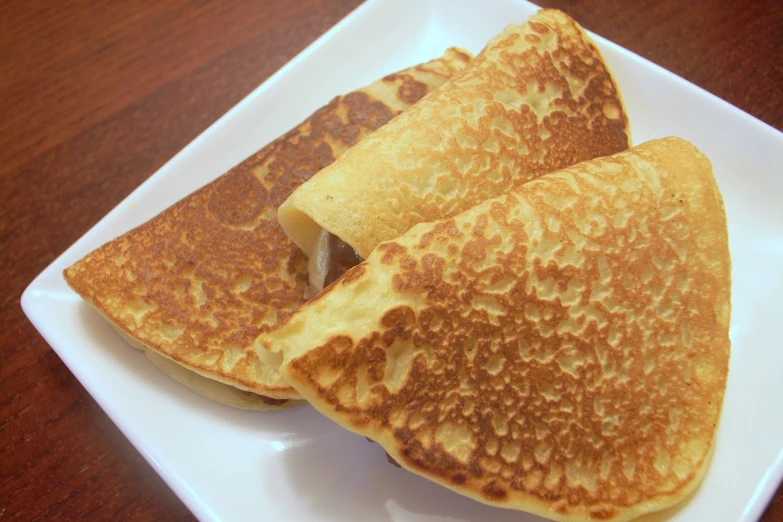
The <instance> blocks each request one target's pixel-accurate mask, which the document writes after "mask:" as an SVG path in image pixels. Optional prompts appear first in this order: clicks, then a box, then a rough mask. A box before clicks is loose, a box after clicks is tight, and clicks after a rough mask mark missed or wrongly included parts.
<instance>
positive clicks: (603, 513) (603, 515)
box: [590, 507, 617, 520]
mask: <svg viewBox="0 0 783 522" xmlns="http://www.w3.org/2000/svg"><path fill="white" fill-rule="evenodd" d="M615 515H617V509H615V508H613V507H600V508H593V509H591V510H590V517H592V518H594V519H596V520H609V519H610V518H613V517H614V516H615Z"/></svg>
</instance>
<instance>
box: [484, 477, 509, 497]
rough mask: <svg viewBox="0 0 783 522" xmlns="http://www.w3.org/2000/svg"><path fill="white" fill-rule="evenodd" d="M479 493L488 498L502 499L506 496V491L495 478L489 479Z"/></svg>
mask: <svg viewBox="0 0 783 522" xmlns="http://www.w3.org/2000/svg"><path fill="white" fill-rule="evenodd" d="M481 493H483V495H484V496H485V497H486V498H488V499H490V500H503V499H505V498H506V497H508V491H506V488H504V487H503V486H501V485H500V484H499V483H498V482H497V481H496V480H490V481H489V482H487V483H486V484H484V486H483V487H482V488H481Z"/></svg>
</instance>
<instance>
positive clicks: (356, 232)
mask: <svg viewBox="0 0 783 522" xmlns="http://www.w3.org/2000/svg"><path fill="white" fill-rule="evenodd" d="M629 137H630V131H629V128H628V118H627V116H626V112H625V109H624V108H623V103H622V100H621V99H620V93H619V92H618V89H617V86H616V85H615V83H614V81H613V79H612V76H611V74H610V72H609V69H608V68H607V66H606V65H605V64H604V62H603V59H602V58H601V55H600V53H599V52H598V50H597V49H596V47H595V45H594V44H593V42H592V41H591V40H590V38H589V37H588V36H587V34H586V33H585V32H584V30H583V29H582V28H581V27H580V26H579V25H578V24H577V23H576V22H575V21H574V20H572V19H571V18H570V17H568V15H566V14H565V13H562V12H560V11H556V10H551V9H544V10H542V11H539V12H538V13H537V14H536V15H534V16H533V17H531V18H530V20H529V21H528V22H527V23H525V24H524V25H512V26H509V27H508V28H506V30H505V31H503V32H502V33H501V34H500V35H498V36H497V37H495V38H494V39H492V40H491V41H490V42H489V43H488V44H487V46H486V47H485V49H484V50H483V51H482V52H481V54H479V55H478V56H477V57H476V59H475V60H473V62H471V64H470V65H469V66H468V68H467V69H466V70H465V72H464V73H463V74H460V75H458V76H455V77H454V78H453V79H451V80H450V81H449V82H448V83H447V84H446V85H444V86H443V87H442V88H441V89H438V91H437V92H435V93H433V94H432V95H431V96H428V97H427V98H426V99H425V100H422V102H421V103H419V104H417V105H416V106H415V107H414V108H413V109H412V110H410V111H407V112H406V113H405V114H403V115H402V116H401V117H399V118H397V119H395V121H393V122H391V123H390V124H389V125H386V126H385V127H384V128H383V129H381V130H380V131H379V132H377V133H375V134H373V136H371V137H370V138H369V139H367V140H365V141H364V142H362V143H361V144H359V145H357V146H356V147H354V148H352V149H351V150H350V151H349V152H348V153H347V154H345V156H343V157H342V158H340V160H338V161H336V162H335V163H333V164H332V165H331V166H329V167H327V168H325V169H324V170H322V171H321V172H319V173H318V174H317V175H316V176H314V177H313V178H312V179H310V180H309V181H308V182H307V183H305V184H303V185H302V186H301V187H299V188H298V189H297V190H296V191H294V193H293V194H292V195H291V197H289V198H288V199H287V200H286V201H285V202H284V203H283V204H282V205H281V206H280V210H279V217H280V224H281V225H282V226H283V229H284V230H285V232H286V234H288V236H289V237H291V238H292V239H293V240H294V242H295V243H296V244H297V245H299V246H300V247H301V248H302V250H304V252H305V254H306V255H307V256H308V258H309V259H310V262H311V267H310V277H311V283H312V286H313V291H312V293H316V292H317V291H319V290H320V289H321V288H323V286H325V284H329V282H331V280H333V279H335V278H336V277H337V276H339V274H340V273H341V272H343V271H344V270H345V269H347V268H348V267H350V266H352V265H353V264H356V261H357V260H358V259H359V258H362V259H363V258H365V257H366V256H367V255H368V254H369V253H370V252H371V251H372V250H373V249H374V248H375V246H376V245H378V243H380V242H381V241H384V240H387V239H392V238H394V237H397V236H399V235H400V234H402V233H403V232H405V231H407V230H408V229H409V228H410V227H411V226H413V225H415V224H416V223H420V222H425V221H433V220H435V219H439V218H442V217H445V216H448V215H450V214H452V213H454V212H458V211H461V210H464V209H466V208H469V207H471V206H473V205H475V204H476V203H478V202H480V201H483V200H484V199H487V198H488V197H492V196H497V195H500V194H502V193H503V192H505V191H506V190H508V189H509V188H510V187H512V186H517V185H520V184H522V183H525V182H527V181H530V180H531V179H534V178H536V177H538V176H539V175H541V174H544V173H546V172H551V171H553V170H557V169H560V168H564V167H567V166H570V165H573V164H575V163H578V162H580V161H584V160H588V159H593V158H596V157H599V156H606V155H609V154H614V153H615V152H619V151H622V150H625V149H627V148H628V146H629V144H630V143H629ZM330 234H331V235H330ZM333 236H334V237H333ZM343 243H345V244H347V245H348V246H349V248H346V247H345V245H344V244H343ZM346 250H347V252H345V251H346ZM354 250H355V253H353V251H354ZM330 257H333V258H335V259H336V262H335V263H333V262H332V260H331V259H330ZM333 264H334V265H335V266H334V267H333V266H332V265H333ZM330 272H331V274H330Z"/></svg>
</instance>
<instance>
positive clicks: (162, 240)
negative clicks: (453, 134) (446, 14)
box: [64, 49, 471, 410]
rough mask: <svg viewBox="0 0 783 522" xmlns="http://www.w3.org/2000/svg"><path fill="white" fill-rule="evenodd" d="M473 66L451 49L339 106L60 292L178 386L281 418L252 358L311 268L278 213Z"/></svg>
mask: <svg viewBox="0 0 783 522" xmlns="http://www.w3.org/2000/svg"><path fill="white" fill-rule="evenodd" d="M470 59H471V56H470V55H469V54H468V53H466V52H464V51H461V50H458V49H449V50H448V51H446V53H445V54H444V55H443V56H442V57H441V58H438V59H436V60H432V61H430V62H427V63H425V64H421V65H419V66H416V67H412V68H410V69H406V70H403V71H401V72H399V73H396V74H391V75H389V76H387V77H385V78H383V79H381V80H378V81H377V82H375V83H373V84H371V85H369V86H368V87H365V88H362V89H359V90H357V91H354V92H352V93H350V94H348V95H345V96H338V97H336V98H335V99H333V100H332V101H331V102H330V103H329V104H328V105H326V106H324V107H322V108H321V109H319V110H317V111H316V112H315V113H314V114H313V115H312V116H310V117H309V118H308V119H307V120H306V121H304V122H303V123H302V124H300V125H299V126H297V127H296V128H294V129H293V130H291V131H290V132H288V133H287V134H285V135H283V136H282V137H280V138H279V139H277V140H276V141H274V142H272V143H270V144H269V145H267V146H266V147H264V148H263V149H262V150H260V151H259V152H257V153H255V154H253V155H252V156H250V157H249V158H248V159H246V160H245V161H244V162H242V163H241V164H239V165H238V166H236V167H234V168H233V169H231V170H230V171H228V172H227V173H225V174H224V175H222V176H221V177H219V178H217V179H216V180H215V181H213V182H212V183H210V184H208V185H206V186H205V187H203V188H201V189H200V190H198V191H196V192H195V193H193V194H191V195H190V196H188V197H186V198H184V199H183V200H181V201H179V202H178V203H176V204H175V205H173V206H172V207H170V208H168V209H167V210H165V211H164V212H162V213H161V214H159V215H158V216H157V217H155V218H154V219H152V220H150V221H149V222H147V223H145V224H143V225H142V226H140V227H138V228H136V229H134V230H132V231H130V232H128V233H127V234H125V235H123V236H121V237H119V238H117V239H115V240H113V241H111V242H109V243H108V244H106V245H104V246H102V247H100V248H98V249H97V250H95V251H94V252H92V253H90V254H89V255H87V256H86V257H85V258H84V259H82V260H80V261H79V262H77V263H76V264H74V265H73V266H72V267H70V268H68V269H67V270H65V273H64V276H65V279H66V281H67V282H68V284H69V285H70V286H71V288H73V289H74V290H75V291H76V292H77V293H78V294H79V295H80V296H82V297H83V298H84V299H85V300H86V301H87V302H88V303H90V304H91V305H93V306H94V307H95V308H97V309H98V311H99V312H100V313H101V314H103V316H104V317H105V318H106V319H107V320H108V321H109V323H110V324H112V326H114V327H115V328H116V329H117V330H118V331H120V332H121V333H122V334H123V336H124V337H125V338H127V339H129V340H131V341H132V344H134V345H136V346H141V347H143V348H144V350H145V352H146V353H147V354H148V355H149V356H150V357H151V358H152V359H153V361H154V362H156V364H157V365H158V366H159V367H161V368H162V369H163V370H164V371H166V372H167V373H169V374H170V375H172V376H173V377H174V378H176V379H177V380H178V381H180V382H182V383H183V384H185V385H187V386H190V387H191V388H193V389H195V390H196V391H198V392H199V393H202V394H203V395H205V396H207V397H210V398H212V399H215V400H218V401H220V402H223V403H227V404H230V405H232V406H238V407H242V408H250V409H261V410H263V409H279V408H281V407H285V406H287V405H288V404H287V403H286V402H285V401H287V400H290V399H298V398H299V395H298V394H297V393H296V391H295V390H294V389H293V388H291V386H289V385H288V384H287V383H286V382H285V381H284V380H283V379H281V378H280V376H279V375H278V374H277V372H276V370H274V369H272V368H270V367H268V366H266V365H264V364H263V363H261V362H260V361H259V360H258V357H257V356H256V353H255V351H254V350H253V349H252V348H250V346H251V345H252V341H253V339H254V338H255V337H256V336H257V335H258V334H259V333H261V332H264V331H266V330H268V329H270V328H271V327H273V326H274V325H275V324H276V323H277V322H278V321H279V320H280V319H281V318H284V317H285V316H286V315H288V314H289V313H291V312H292V311H293V310H295V309H296V308H297V307H298V306H299V304H300V303H301V302H302V301H303V295H304V292H305V289H306V286H307V259H306V257H305V256H304V254H303V253H302V252H301V251H300V250H299V249H298V248H297V247H296V246H295V245H294V244H293V243H292V242H291V241H290V240H289V239H288V238H287V237H286V235H285V234H284V233H283V231H282V229H281V228H280V226H279V225H278V222H277V207H278V205H280V203H282V202H283V200H285V198H286V197H287V196H288V195H289V194H290V193H291V191H292V190H293V189H294V188H296V187H297V186H298V185H299V184H300V183H302V182H303V181H305V180H306V179H308V178H309V177H310V176H312V175H313V174H315V173H316V172H317V171H318V170H320V169H322V168H323V167H325V166H327V165H328V164H329V163H331V162H332V161H334V160H335V158H337V157H339V156H340V155H341V154H343V153H344V152H345V151H346V150H347V149H348V148H349V147H351V146H352V145H354V144H355V143H357V142H358V141H360V140H362V139H364V138H365V137H366V136H367V135H369V134H370V133H371V132H373V131H374V130H375V129H377V128H378V127H380V126H381V125H383V124H385V123H386V122H387V121H389V120H390V119H392V118H393V117H394V116H395V115H397V114H399V113H400V112H401V111H403V110H405V109H407V108H408V107H410V106H411V105H412V104H413V103H415V102H416V101H417V100H418V99H420V98H421V97H422V96H424V95H426V94H427V93H428V92H430V91H432V90H433V89H435V88H437V87H438V86H440V85H441V84H443V83H444V82H445V81H446V80H447V79H448V78H449V77H450V76H453V75H454V74H456V73H457V72H458V71H460V70H462V69H463V68H464V67H465V65H466V64H467V63H468V62H469V61H470ZM261 123H262V122H259V124H261Z"/></svg>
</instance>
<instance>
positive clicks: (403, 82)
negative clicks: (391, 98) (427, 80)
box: [383, 74, 429, 104]
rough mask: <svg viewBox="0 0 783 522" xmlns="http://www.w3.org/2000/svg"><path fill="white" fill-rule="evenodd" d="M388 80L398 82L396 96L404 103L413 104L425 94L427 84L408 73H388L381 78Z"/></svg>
mask: <svg viewBox="0 0 783 522" xmlns="http://www.w3.org/2000/svg"><path fill="white" fill-rule="evenodd" d="M383 80H384V81H388V82H400V86H399V87H398V88H397V98H399V99H400V100H401V101H403V102H405V103H410V104H414V103H416V102H417V101H419V100H420V99H422V98H423V97H424V95H425V94H427V92H428V90H429V89H427V85H426V84H424V83H422V82H420V81H418V80H416V79H415V78H413V76H411V75H410V74H390V75H389V76H387V77H386V78H384V79H383Z"/></svg>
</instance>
